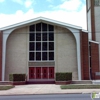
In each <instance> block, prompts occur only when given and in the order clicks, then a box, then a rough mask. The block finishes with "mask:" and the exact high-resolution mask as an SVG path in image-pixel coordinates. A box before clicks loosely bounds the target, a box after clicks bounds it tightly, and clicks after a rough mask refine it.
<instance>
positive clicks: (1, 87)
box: [0, 85, 14, 90]
mask: <svg viewBox="0 0 100 100" xmlns="http://www.w3.org/2000/svg"><path fill="white" fill-rule="evenodd" d="M11 88H14V86H13V85H0V90H9V89H11Z"/></svg>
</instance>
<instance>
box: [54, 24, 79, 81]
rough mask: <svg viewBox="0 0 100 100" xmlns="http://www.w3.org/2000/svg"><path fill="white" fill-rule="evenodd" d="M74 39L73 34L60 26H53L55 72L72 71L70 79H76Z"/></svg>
mask: <svg viewBox="0 0 100 100" xmlns="http://www.w3.org/2000/svg"><path fill="white" fill-rule="evenodd" d="M76 52H77V51H76V41H75V38H74V36H73V34H72V33H71V32H70V31H69V30H67V29H65V28H61V27H57V26H56V27H55V68H56V72H72V79H73V80H77V79H78V68H77V54H76Z"/></svg>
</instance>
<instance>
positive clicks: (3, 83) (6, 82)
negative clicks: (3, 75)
mask: <svg viewBox="0 0 100 100" xmlns="http://www.w3.org/2000/svg"><path fill="white" fill-rule="evenodd" d="M0 85H11V82H9V81H4V82H3V81H0Z"/></svg>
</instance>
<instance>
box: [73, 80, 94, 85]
mask: <svg viewBox="0 0 100 100" xmlns="http://www.w3.org/2000/svg"><path fill="white" fill-rule="evenodd" d="M72 84H92V80H80V81H79V80H73V81H72Z"/></svg>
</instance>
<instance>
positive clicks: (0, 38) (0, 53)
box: [0, 31, 3, 81]
mask: <svg viewBox="0 0 100 100" xmlns="http://www.w3.org/2000/svg"><path fill="white" fill-rule="evenodd" d="M2 35H3V32H1V31H0V81H1V80H2V40H3V39H2Z"/></svg>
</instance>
